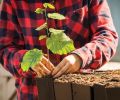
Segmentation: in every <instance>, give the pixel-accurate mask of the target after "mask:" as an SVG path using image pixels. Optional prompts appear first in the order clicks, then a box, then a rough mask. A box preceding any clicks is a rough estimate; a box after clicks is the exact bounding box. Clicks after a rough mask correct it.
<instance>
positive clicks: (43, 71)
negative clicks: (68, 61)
mask: <svg viewBox="0 0 120 100" xmlns="http://www.w3.org/2000/svg"><path fill="white" fill-rule="evenodd" d="M32 70H33V71H34V72H36V74H37V77H43V76H46V75H50V74H51V72H52V71H53V70H54V65H53V64H52V63H51V62H50V61H49V60H48V59H47V58H46V57H44V56H43V58H42V60H41V61H40V62H39V63H38V64H37V65H35V66H34V67H32Z"/></svg>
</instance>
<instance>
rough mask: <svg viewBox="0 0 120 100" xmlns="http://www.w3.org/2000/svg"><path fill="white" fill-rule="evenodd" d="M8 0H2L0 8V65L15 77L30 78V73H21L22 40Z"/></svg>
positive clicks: (23, 51)
mask: <svg viewBox="0 0 120 100" xmlns="http://www.w3.org/2000/svg"><path fill="white" fill-rule="evenodd" d="M18 24H19V23H18V22H17V17H16V15H15V13H14V10H13V8H12V6H11V3H10V0H3V2H2V5H1V8H0V63H2V66H3V67H4V68H5V69H6V70H7V71H9V72H10V73H11V74H12V75H13V76H15V77H32V76H33V75H34V74H33V73H32V72H29V71H28V72H23V71H22V69H21V66H20V62H21V60H22V57H23V55H24V54H25V53H26V52H27V50H25V49H24V40H23V37H22V33H21V32H20V27H19V26H18Z"/></svg>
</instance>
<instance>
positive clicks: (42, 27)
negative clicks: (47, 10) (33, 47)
mask: <svg viewBox="0 0 120 100" xmlns="http://www.w3.org/2000/svg"><path fill="white" fill-rule="evenodd" d="M44 28H47V23H44V24H43V25H41V26H39V27H37V28H36V29H35V30H36V31H40V30H42V29H44Z"/></svg>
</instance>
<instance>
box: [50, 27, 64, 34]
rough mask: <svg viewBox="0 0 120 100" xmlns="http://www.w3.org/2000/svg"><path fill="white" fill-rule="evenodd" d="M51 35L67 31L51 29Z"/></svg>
mask: <svg viewBox="0 0 120 100" xmlns="http://www.w3.org/2000/svg"><path fill="white" fill-rule="evenodd" d="M49 31H50V33H61V32H64V31H65V30H58V29H54V28H49Z"/></svg>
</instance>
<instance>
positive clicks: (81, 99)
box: [72, 84, 92, 100]
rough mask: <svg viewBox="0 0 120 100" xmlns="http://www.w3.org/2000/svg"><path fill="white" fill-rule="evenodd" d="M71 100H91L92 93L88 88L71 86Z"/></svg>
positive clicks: (76, 85)
mask: <svg viewBox="0 0 120 100" xmlns="http://www.w3.org/2000/svg"><path fill="white" fill-rule="evenodd" d="M72 95H73V100H92V98H91V97H92V91H91V87H90V86H85V85H78V84H72Z"/></svg>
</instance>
